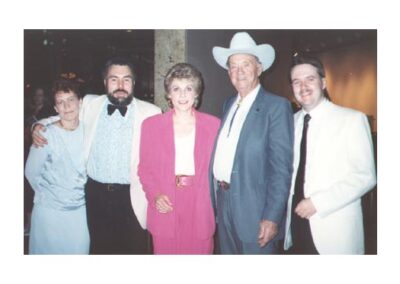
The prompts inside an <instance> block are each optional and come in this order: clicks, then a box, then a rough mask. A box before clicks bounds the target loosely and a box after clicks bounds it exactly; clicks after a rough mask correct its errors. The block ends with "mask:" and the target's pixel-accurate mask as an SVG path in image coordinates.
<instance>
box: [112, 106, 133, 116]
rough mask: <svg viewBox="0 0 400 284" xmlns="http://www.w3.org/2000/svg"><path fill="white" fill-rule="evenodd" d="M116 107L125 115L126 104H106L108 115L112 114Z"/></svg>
mask: <svg viewBox="0 0 400 284" xmlns="http://www.w3.org/2000/svg"><path fill="white" fill-rule="evenodd" d="M116 109H118V110H119V112H120V113H121V115H122V116H125V114H126V111H127V110H128V108H127V106H116V105H112V104H108V106H107V111H108V115H112V114H113V113H114V111H115V110H116Z"/></svg>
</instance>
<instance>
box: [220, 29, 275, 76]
mask: <svg viewBox="0 0 400 284" xmlns="http://www.w3.org/2000/svg"><path fill="white" fill-rule="evenodd" d="M212 52H213V56H214V59H215V61H217V63H218V64H219V65H220V66H221V67H223V68H225V69H228V66H227V63H228V58H229V56H231V55H233V54H238V53H244V54H251V55H254V56H257V58H258V60H260V62H261V64H262V69H263V71H265V70H267V69H268V68H269V67H270V66H271V65H272V63H273V62H274V60H275V50H274V48H273V47H272V46H271V45H269V44H260V45H257V44H256V42H255V41H254V39H252V38H251V36H250V35H249V34H248V33H246V32H239V33H236V34H235V35H234V36H233V37H232V40H231V44H230V46H229V48H224V47H219V46H215V47H214V48H213V50H212Z"/></svg>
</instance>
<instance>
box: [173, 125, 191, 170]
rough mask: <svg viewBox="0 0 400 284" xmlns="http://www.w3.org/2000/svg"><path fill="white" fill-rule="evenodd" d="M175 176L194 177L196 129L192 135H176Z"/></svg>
mask: <svg viewBox="0 0 400 284" xmlns="http://www.w3.org/2000/svg"><path fill="white" fill-rule="evenodd" d="M174 139H175V175H194V174H195V169H194V141H195V128H193V130H192V131H191V133H190V134H188V135H186V136H183V137H177V136H176V135H175V137H174Z"/></svg>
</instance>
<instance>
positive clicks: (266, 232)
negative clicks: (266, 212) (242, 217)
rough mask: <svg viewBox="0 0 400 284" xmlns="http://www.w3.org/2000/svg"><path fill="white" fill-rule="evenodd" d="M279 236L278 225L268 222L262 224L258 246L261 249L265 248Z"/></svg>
mask: <svg viewBox="0 0 400 284" xmlns="http://www.w3.org/2000/svg"><path fill="white" fill-rule="evenodd" d="M276 234H278V225H277V224H275V223H274V222H271V221H268V220H262V221H261V222H260V232H259V233H258V244H259V245H260V247H263V246H265V245H266V244H267V243H268V242H269V241H271V240H272V239H273V238H275V236H276Z"/></svg>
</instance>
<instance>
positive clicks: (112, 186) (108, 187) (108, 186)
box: [88, 177, 130, 191]
mask: <svg viewBox="0 0 400 284" xmlns="http://www.w3.org/2000/svg"><path fill="white" fill-rule="evenodd" d="M88 182H90V183H92V184H94V186H95V187H96V188H98V189H100V190H105V191H115V190H121V189H129V188H130V184H121V183H102V182H98V181H95V180H94V179H91V178H90V177H89V178H88Z"/></svg>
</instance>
